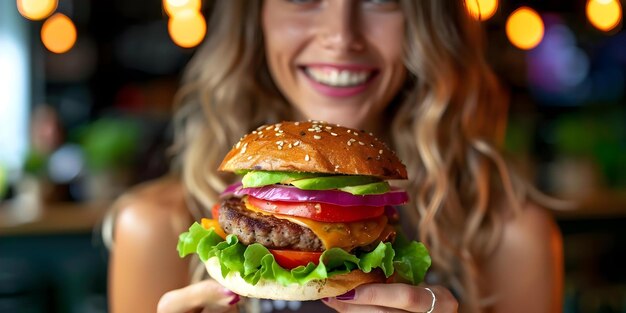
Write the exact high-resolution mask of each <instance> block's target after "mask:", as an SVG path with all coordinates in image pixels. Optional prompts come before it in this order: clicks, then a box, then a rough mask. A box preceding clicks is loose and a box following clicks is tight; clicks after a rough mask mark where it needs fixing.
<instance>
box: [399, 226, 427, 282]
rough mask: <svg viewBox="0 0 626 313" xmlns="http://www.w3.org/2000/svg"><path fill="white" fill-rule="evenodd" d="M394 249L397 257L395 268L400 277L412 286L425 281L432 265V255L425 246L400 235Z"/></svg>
mask: <svg viewBox="0 0 626 313" xmlns="http://www.w3.org/2000/svg"><path fill="white" fill-rule="evenodd" d="M394 247H395V250H396V256H395V257H394V260H393V266H394V268H395V269H396V271H398V275H399V276H400V277H401V278H402V279H404V280H406V281H408V282H410V283H412V284H415V282H417V283H419V282H421V281H423V280H424V276H425V275H426V271H427V270H428V268H429V267H430V264H431V259H430V255H429V254H428V250H427V249H426V247H425V246H424V244H422V243H421V242H415V241H409V240H408V239H406V237H404V235H403V234H402V233H398V235H397V236H396V240H395V242H394Z"/></svg>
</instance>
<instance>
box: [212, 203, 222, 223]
mask: <svg viewBox="0 0 626 313" xmlns="http://www.w3.org/2000/svg"><path fill="white" fill-rule="evenodd" d="M220 207H221V205H220V204H219V203H216V204H215V205H214V206H213V207H212V208H211V215H212V216H211V217H212V218H213V219H214V220H217V218H218V214H219V213H218V212H219V210H220Z"/></svg>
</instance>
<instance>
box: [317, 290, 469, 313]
mask: <svg viewBox="0 0 626 313" xmlns="http://www.w3.org/2000/svg"><path fill="white" fill-rule="evenodd" d="M429 289H430V290H431V291H432V293H431V292H430V291H429V290H428V289H426V287H421V286H411V285H406V284H368V285H363V286H360V287H358V288H356V289H355V290H353V291H350V292H348V293H347V294H346V295H342V296H339V297H336V298H334V299H333V300H336V301H338V302H344V303H349V304H355V305H361V306H365V305H368V306H377V307H385V308H394V309H398V310H403V311H409V312H428V311H429V310H430V309H431V306H433V303H434V307H433V311H432V312H433V313H448V312H457V309H458V302H457V300H456V299H455V298H454V296H453V295H452V293H450V291H449V290H448V289H446V288H443V287H438V286H434V287H429ZM433 295H434V298H433ZM350 298H352V299H350ZM329 302H332V301H329Z"/></svg>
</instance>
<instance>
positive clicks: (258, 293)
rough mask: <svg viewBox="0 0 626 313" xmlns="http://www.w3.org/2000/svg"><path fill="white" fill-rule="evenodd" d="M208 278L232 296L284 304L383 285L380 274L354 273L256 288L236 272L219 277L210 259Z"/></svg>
mask: <svg viewBox="0 0 626 313" xmlns="http://www.w3.org/2000/svg"><path fill="white" fill-rule="evenodd" d="M205 266H206V268H207V271H208V272H209V275H211V277H212V278H213V279H215V280H217V282H219V283H220V284H221V285H222V286H224V287H226V288H227V289H229V290H231V291H233V292H234V293H236V294H238V295H240V296H244V297H251V298H257V299H275V300H287V301H311V300H318V299H322V298H330V297H335V296H338V295H342V294H344V293H346V292H348V291H350V290H352V289H354V288H356V287H358V286H360V285H363V284H369V283H384V282H385V280H386V279H385V275H384V274H383V273H382V272H381V271H380V270H373V271H371V272H370V273H364V272H362V271H360V270H354V271H352V272H350V273H347V274H342V275H335V276H332V277H330V278H327V279H324V280H314V281H310V282H309V283H307V284H304V285H298V284H291V285H288V286H283V285H281V284H278V283H277V282H274V281H266V280H265V279H263V278H261V279H260V280H259V282H258V283H257V284H256V285H251V284H248V283H247V282H246V281H245V280H243V278H241V275H240V274H239V273H238V272H235V271H231V272H229V273H228V275H226V277H223V276H222V270H221V267H220V262H219V261H218V260H217V257H212V258H210V259H208V260H207V261H206V262H205Z"/></svg>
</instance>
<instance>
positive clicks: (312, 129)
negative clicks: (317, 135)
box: [307, 128, 315, 132]
mask: <svg viewBox="0 0 626 313" xmlns="http://www.w3.org/2000/svg"><path fill="white" fill-rule="evenodd" d="M307 130H308V131H310V132H314V131H315V128H309V129H307Z"/></svg>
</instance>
